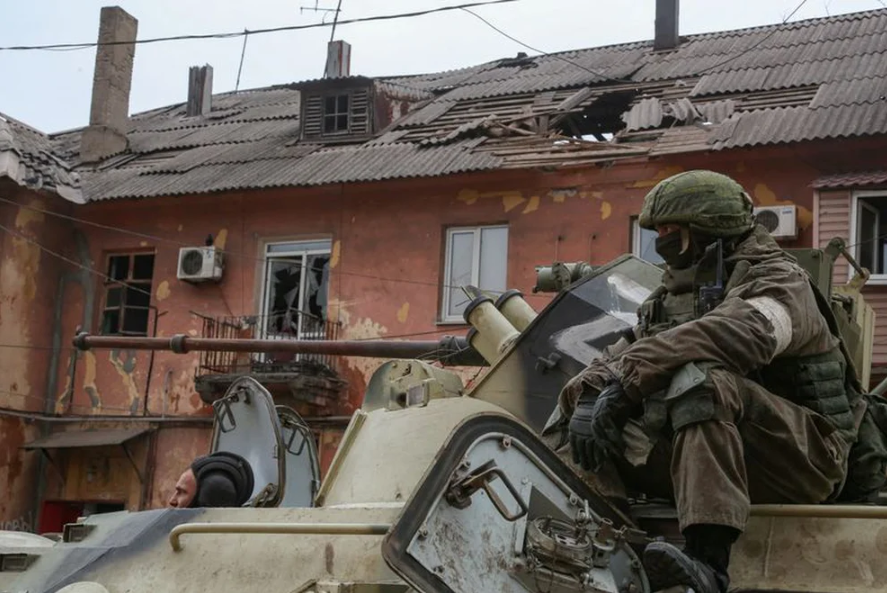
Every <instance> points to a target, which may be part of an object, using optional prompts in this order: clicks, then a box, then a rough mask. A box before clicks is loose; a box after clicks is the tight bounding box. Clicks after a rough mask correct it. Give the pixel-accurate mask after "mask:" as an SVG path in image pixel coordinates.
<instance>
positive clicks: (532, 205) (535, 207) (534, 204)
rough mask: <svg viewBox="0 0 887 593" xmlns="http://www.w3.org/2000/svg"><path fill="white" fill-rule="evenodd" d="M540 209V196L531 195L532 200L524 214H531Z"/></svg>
mask: <svg viewBox="0 0 887 593" xmlns="http://www.w3.org/2000/svg"><path fill="white" fill-rule="evenodd" d="M538 209H539V196H530V202H529V203H528V204H527V207H526V208H524V211H523V214H529V213H530V212H535V211H536V210H538Z"/></svg>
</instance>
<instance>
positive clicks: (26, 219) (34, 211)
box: [15, 200, 46, 230]
mask: <svg viewBox="0 0 887 593" xmlns="http://www.w3.org/2000/svg"><path fill="white" fill-rule="evenodd" d="M44 209H45V206H44V204H43V202H42V201H41V200H31V201H30V202H28V204H27V207H20V208H19V209H18V214H16V215H15V228H17V229H19V230H24V229H25V227H26V226H28V225H29V224H32V223H33V224H41V223H42V222H43V221H44V220H45V219H46V217H45V216H44V214H43V212H41V210H44Z"/></svg>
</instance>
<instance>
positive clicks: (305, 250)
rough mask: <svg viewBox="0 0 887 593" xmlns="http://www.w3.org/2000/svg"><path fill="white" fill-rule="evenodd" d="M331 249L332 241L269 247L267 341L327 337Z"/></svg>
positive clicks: (264, 301) (264, 306) (264, 313)
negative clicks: (269, 339) (271, 339)
mask: <svg viewBox="0 0 887 593" xmlns="http://www.w3.org/2000/svg"><path fill="white" fill-rule="evenodd" d="M330 247H331V242H330V241H329V240H328V239H326V240H319V241H291V242H286V243H269V244H267V245H266V246H265V279H264V295H263V299H262V319H263V325H262V329H263V333H264V335H265V337H268V338H275V337H279V338H281V339H286V338H289V339H296V340H311V339H315V340H317V339H323V338H324V337H325V336H326V321H327V305H328V303H327V299H328V293H329V279H330Z"/></svg>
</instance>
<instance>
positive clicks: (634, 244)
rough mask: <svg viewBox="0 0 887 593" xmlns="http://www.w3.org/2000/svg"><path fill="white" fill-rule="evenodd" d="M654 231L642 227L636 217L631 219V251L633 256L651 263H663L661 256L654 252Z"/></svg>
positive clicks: (655, 233)
mask: <svg viewBox="0 0 887 593" xmlns="http://www.w3.org/2000/svg"><path fill="white" fill-rule="evenodd" d="M657 235H658V233H657V232H656V231H650V230H647V229H642V228H641V225H639V224H638V219H637V218H632V219H631V253H632V255H634V256H635V257H639V258H641V259H642V260H645V261H648V262H650V263H651V264H661V263H663V259H662V257H661V256H660V255H659V254H658V253H656V237H657Z"/></svg>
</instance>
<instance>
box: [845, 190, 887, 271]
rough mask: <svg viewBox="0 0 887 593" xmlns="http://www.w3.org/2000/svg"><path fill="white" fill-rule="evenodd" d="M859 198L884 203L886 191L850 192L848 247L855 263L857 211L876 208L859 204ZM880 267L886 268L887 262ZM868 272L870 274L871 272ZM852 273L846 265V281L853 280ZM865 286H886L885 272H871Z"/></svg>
mask: <svg viewBox="0 0 887 593" xmlns="http://www.w3.org/2000/svg"><path fill="white" fill-rule="evenodd" d="M860 198H863V199H866V198H881V199H883V200H885V202H887V190H880V191H879V190H865V191H852V192H850V228H849V229H848V230H849V231H850V232H849V233H848V237H849V240H848V245H850V253H851V255H853V257H854V258H856V260H857V261H859V249H858V248H859V246H858V245H857V244H856V243H857V240H858V239H857V237H858V236H859V209H860V207H861V206H862V205H863V204H865V206H866V207H868V208H872V209H874V210H877V209H876V208H874V207H873V206H871V205H868V204H866V203H865V202H862V203H860ZM878 215H879V216H880V212H878ZM880 236H881V234H880V233H877V232H876V234H875V237H876V238H877V237H880ZM877 245H878V242H876V243H875V249H876V251H875V254H874V255H875V259H876V260H877V257H878V253H877ZM882 265H883V266H884V268H887V261H885V262H884V263H883V264H882ZM869 271H870V272H871V270H869ZM854 272H855V270H854V269H853V266H850V265H848V266H847V279H848V280H850V279H852V278H853V274H854ZM866 284H867V285H870V286H879V285H880V286H887V271H885V272H884V273H881V274H875V273H874V272H872V275H871V276H870V277H869V279H868V281H867V282H866Z"/></svg>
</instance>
